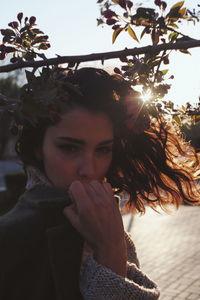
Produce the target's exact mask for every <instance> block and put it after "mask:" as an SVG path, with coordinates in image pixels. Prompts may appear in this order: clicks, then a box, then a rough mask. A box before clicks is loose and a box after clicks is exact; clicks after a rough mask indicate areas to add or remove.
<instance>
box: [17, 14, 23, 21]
mask: <svg viewBox="0 0 200 300" xmlns="http://www.w3.org/2000/svg"><path fill="white" fill-rule="evenodd" d="M22 18H23V13H22V12H21V13H18V15H17V19H18V21H19V22H20V23H21V20H22Z"/></svg>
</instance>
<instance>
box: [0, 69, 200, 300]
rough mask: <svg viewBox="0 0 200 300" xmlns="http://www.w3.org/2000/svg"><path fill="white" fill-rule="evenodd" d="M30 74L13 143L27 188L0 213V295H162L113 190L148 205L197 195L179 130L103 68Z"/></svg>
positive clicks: (138, 208) (137, 207) (133, 203)
mask: <svg viewBox="0 0 200 300" xmlns="http://www.w3.org/2000/svg"><path fill="white" fill-rule="evenodd" d="M54 73H55V72H53V71H51V70H49V69H48V68H46V69H43V72H42V73H41V74H40V76H38V77H34V76H32V77H29V82H28V84H27V85H25V87H24V88H23V89H22V96H21V103H20V108H19V110H18V117H19V118H18V120H20V121H19V123H20V125H19V126H18V127H20V130H21V131H20V136H19V139H18V142H17V144H16V150H17V153H18V154H19V156H20V158H21V159H22V162H23V164H24V168H25V172H26V174H27V178H28V179H27V185H26V191H25V193H24V194H23V195H22V196H21V198H20V199H19V201H18V203H17V205H16V206H15V207H14V208H13V209H12V210H11V211H9V212H8V213H7V214H6V215H4V216H2V217H1V219H0V249H1V255H0V260H1V262H0V266H1V268H0V298H1V299H4V300H6V299H9V300H17V299H26V300H31V299H33V300H36V299H37V300H40V299H41V300H45V299H48V300H51V299H52V300H58V299H59V300H61V299H62V300H64V299H87V300H90V299H96V300H98V299H99V300H100V299H102V300H103V299H104V300H106V299H124V300H125V299H130V300H131V299H133V300H136V299H146V300H147V299H148V300H151V299H158V298H159V290H158V288H157V285H156V283H154V282H153V281H152V280H151V279H149V278H148V276H146V275H145V274H144V273H143V272H142V271H141V270H140V269H139V263H138V260H137V255H136V252H135V247H134V243H133V241H132V240H131V239H130V237H129V236H128V235H127V234H126V233H125V232H124V228H123V223H122V217H121V214H120V211H119V203H118V198H117V197H116V194H120V193H122V192H124V191H125V192H126V193H128V194H129V195H130V199H129V201H128V203H127V207H128V208H129V209H132V210H133V211H135V212H141V213H142V212H144V211H145V205H150V206H152V207H153V208H156V207H158V206H160V207H162V208H165V207H167V205H175V206H178V205H179V204H180V203H181V202H182V201H183V200H184V201H187V202H191V203H196V202H195V201H196V198H195V197H196V194H195V193H194V192H193V189H192V188H193V187H192V185H193V183H192V180H193V176H192V172H193V173H194V170H195V167H194V166H193V167H191V166H186V165H182V167H180V166H179V164H178V161H177V155H179V154H181V155H183V156H186V157H187V158H188V160H192V159H194V155H193V156H192V154H191V153H190V154H188V149H189V146H188V145H185V144H184V143H183V141H182V140H181V139H180V138H179V137H178V135H177V134H176V135H175V134H173V132H172V130H171V128H170V127H169V124H167V123H164V121H163V120H162V119H161V118H157V120H155V119H152V120H150V117H149V114H148V111H147V109H146V108H145V107H144V106H142V102H141V100H140V99H139V98H138V95H137V93H135V92H134V91H133V90H132V88H131V86H130V85H129V83H127V82H126V81H125V80H123V79H122V78H121V77H120V76H111V75H109V74H108V73H107V72H105V71H103V70H101V69H95V68H82V69H79V70H76V71H74V72H69V73H68V74H67V75H63V74H60V75H59V74H57V75H56V76H55V74H54Z"/></svg>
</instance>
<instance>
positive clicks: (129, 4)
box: [126, 1, 133, 9]
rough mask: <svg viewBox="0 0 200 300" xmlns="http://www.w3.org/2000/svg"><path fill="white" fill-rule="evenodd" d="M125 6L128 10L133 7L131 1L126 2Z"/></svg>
mask: <svg viewBox="0 0 200 300" xmlns="http://www.w3.org/2000/svg"><path fill="white" fill-rule="evenodd" d="M126 4H127V6H128V8H129V9H131V7H132V6H133V2H132V1H126Z"/></svg>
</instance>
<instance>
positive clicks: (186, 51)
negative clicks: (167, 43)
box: [179, 49, 192, 55]
mask: <svg viewBox="0 0 200 300" xmlns="http://www.w3.org/2000/svg"><path fill="white" fill-rule="evenodd" d="M179 51H180V52H182V53H185V54H190V55H192V54H191V53H190V51H188V50H186V49H179Z"/></svg>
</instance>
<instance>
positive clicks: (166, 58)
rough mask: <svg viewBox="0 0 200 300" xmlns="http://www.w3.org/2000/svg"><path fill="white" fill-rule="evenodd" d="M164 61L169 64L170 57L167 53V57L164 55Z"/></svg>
mask: <svg viewBox="0 0 200 300" xmlns="http://www.w3.org/2000/svg"><path fill="white" fill-rule="evenodd" d="M163 63H164V64H165V65H168V64H169V58H168V55H166V56H165V57H163Z"/></svg>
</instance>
